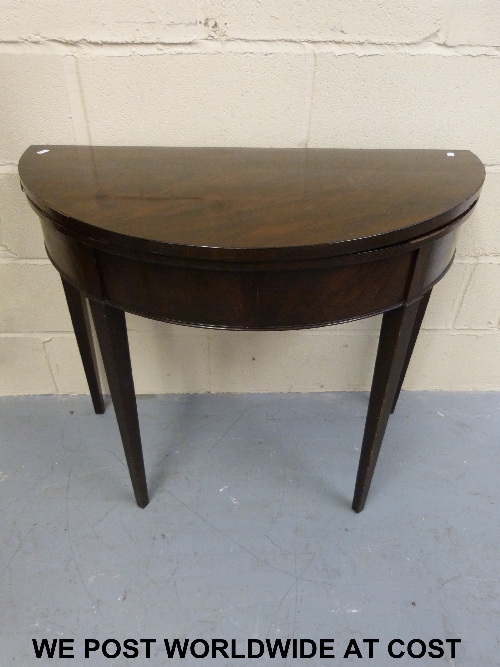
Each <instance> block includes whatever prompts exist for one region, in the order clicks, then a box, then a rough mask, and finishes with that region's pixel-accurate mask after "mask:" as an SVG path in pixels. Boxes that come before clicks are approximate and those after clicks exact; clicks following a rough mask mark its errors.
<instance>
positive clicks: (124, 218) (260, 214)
mask: <svg viewBox="0 0 500 667" xmlns="http://www.w3.org/2000/svg"><path fill="white" fill-rule="evenodd" d="M19 174H20V178H21V182H22V185H23V187H24V189H25V191H26V194H27V196H28V197H29V199H30V200H31V202H32V203H33V204H34V205H35V206H36V207H37V208H38V209H41V211H43V213H44V214H45V215H47V216H49V217H50V218H52V219H53V220H55V221H56V222H58V223H60V224H61V225H62V226H63V228H66V229H67V230H68V232H70V233H76V234H78V235H83V236H88V237H91V238H92V239H94V240H96V241H99V242H102V243H105V244H113V245H117V246H125V247H128V248H135V249H140V250H145V251H150V252H154V253H161V254H166V255H172V256H177V257H186V258H193V259H203V260H210V259H215V260H219V261H220V260H228V261H245V260H252V261H255V260H262V261H265V260H268V259H274V260H277V259H305V258H308V257H326V256H338V255H344V254H349V253H355V252H362V251H367V250H374V249H378V248H382V247H386V246H390V245H393V244H397V243H401V242H403V241H408V240H411V239H413V238H417V237H419V236H422V235H423V234H427V233H429V232H432V231H433V230H435V229H438V228H440V227H442V226H444V225H447V224H448V223H450V222H451V221H452V220H454V219H455V218H457V217H458V216H459V215H461V214H462V213H464V212H465V211H467V210H468V209H470V208H471V206H473V205H474V203H475V201H476V200H477V198H478V196H479V191H480V189H481V186H482V183H483V180H484V167H483V165H482V163H481V162H480V160H479V159H478V158H477V157H476V156H475V155H474V154H473V153H471V152H469V151H446V150H350V149H328V148H325V149H322V148H313V149H298V148H297V149H293V148H292V149H265V148H162V147H128V146H109V147H108V146H97V147H92V146H31V147H30V148H28V149H27V151H26V152H25V153H24V154H23V156H22V158H21V160H20V163H19Z"/></svg>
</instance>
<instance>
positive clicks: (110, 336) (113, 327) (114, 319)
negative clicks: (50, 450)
mask: <svg viewBox="0 0 500 667" xmlns="http://www.w3.org/2000/svg"><path fill="white" fill-rule="evenodd" d="M90 308H91V311H92V316H93V319H94V326H95V330H96V333H97V338H98V340H99V345H100V348H101V354H102V360H103V362H104V368H105V370H106V377H107V378H108V384H109V390H110V392H111V399H112V401H113V405H114V408H115V413H116V419H117V421H118V428H119V429H120V434H121V437H122V442H123V449H124V451H125V457H126V459H127V464H128V469H129V473H130V479H131V481H132V487H133V489H134V493H135V498H136V501H137V504H138V505H139V507H146V505H147V504H148V503H149V498H148V487H147V482H146V472H145V470H144V459H143V456H142V445H141V434H140V431H139V418H138V416H137V403H136V400H135V389H134V379H133V377H132V365H131V363H130V352H129V346H128V338H127V325H126V323H125V313H124V312H123V311H122V310H118V309H117V308H113V307H112V306H108V305H104V304H101V303H98V302H97V301H92V300H91V301H90Z"/></svg>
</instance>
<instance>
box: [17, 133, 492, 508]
mask: <svg viewBox="0 0 500 667" xmlns="http://www.w3.org/2000/svg"><path fill="white" fill-rule="evenodd" d="M19 174H20V178H21V186H22V188H23V189H24V191H25V193H26V195H27V197H28V200H29V203H30V204H31V206H32V208H33V209H34V211H35V212H36V213H37V215H38V216H39V217H40V220H41V223H42V227H43V233H44V237H45V245H46V249H47V253H48V256H49V258H50V260H51V261H52V263H53V264H54V266H55V267H56V269H57V270H58V271H59V273H60V274H61V278H62V282H63V286H64V290H65V293H66V299H67V302H68V307H69V311H70V314H71V318H72V322H73V326H74V330H75V334H76V339H77V342H78V346H79V350H80V354H81V358H82V362H83V366H84V369H85V373H86V377H87V381H88V384H89V389H90V394H91V397H92V401H93V404H94V408H95V411H96V412H97V413H103V412H104V403H103V398H102V393H101V388H100V383H99V376H98V369H97V364H96V356H95V350H94V344H93V340H92V332H91V325H90V319H89V313H88V308H87V300H88V303H89V304H90V311H91V314H92V318H93V321H94V327H95V331H96V334H97V339H98V343H99V346H100V350H101V353H102V358H103V362H104V368H105V371H106V376H107V379H108V384H109V389H110V393H111V398H112V401H113V404H114V407H115V412H116V417H117V421H118V427H119V430H120V434H121V438H122V442H123V447H124V450H125V455H126V459H127V463H128V468H129V472H130V477H131V480H132V486H133V489H134V493H135V497H136V500H137V503H138V505H139V506H140V507H145V506H146V505H147V504H148V502H149V499H148V490H147V483H146V475H145V470H144V462H143V455H142V445H141V439H140V432H139V421H138V416H137V406H136V398H135V390H134V382H133V377H132V367H131V362H130V354H129V347H128V339H127V330H126V324H125V314H124V312H125V311H126V312H130V313H136V314H138V315H142V316H143V317H148V318H153V319H156V320H161V321H164V322H173V323H177V324H184V325H188V326H199V327H212V328H220V329H244V330H279V329H302V328H308V327H320V326H325V325H330V324H335V323H339V322H346V321H349V320H354V319H359V318H364V317H370V316H372V315H376V314H378V313H383V320H382V327H381V331H380V340H379V345H378V352H377V358H376V362H375V370H374V374H373V383H372V389H371V394H370V400H369V405H368V414H367V418H366V425H365V431H364V437H363V444H362V448H361V456H360V461H359V467H358V474H357V479H356V486H355V491H354V500H353V509H354V510H355V511H356V512H360V511H361V510H362V509H363V507H364V505H365V501H366V497H367V494H368V490H369V487H370V483H371V479H372V476H373V472H374V469H375V464H376V461H377V457H378V454H379V451H380V446H381V444H382V439H383V436H384V432H385V429H386V426H387V422H388V419H389V415H390V413H391V412H393V411H394V408H395V406H396V401H397V399H398V395H399V392H400V390H401V385H402V383H403V379H404V376H405V373H406V369H407V367H408V364H409V361H410V357H411V354H412V351H413V347H414V345H415V341H416V339H417V335H418V332H419V329H420V325H421V322H422V319H423V316H424V313H425V309H426V305H427V302H428V300H429V296H430V294H431V290H432V287H433V285H435V284H436V283H437V282H438V281H439V280H440V279H441V278H442V277H443V276H444V274H445V273H446V272H447V270H448V269H449V268H450V265H451V263H452V261H453V256H454V252H455V239H456V233H457V230H458V228H459V226H460V225H461V224H462V223H463V222H464V220H466V218H467V217H468V216H469V215H470V213H471V211H472V210H473V208H474V206H475V205H476V202H477V199H478V197H479V192H480V189H481V186H482V184H483V180H484V167H483V165H482V163H481V162H480V160H479V159H478V158H477V157H476V156H475V155H473V154H472V153H470V152H469V151H453V152H450V151H444V150H347V149H253V148H161V147H126V146H119V147H106V146H98V147H91V146H31V147H30V148H28V149H27V151H26V152H25V153H24V154H23V156H22V158H21V160H20V163H19Z"/></svg>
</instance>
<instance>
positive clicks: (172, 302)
mask: <svg viewBox="0 0 500 667" xmlns="http://www.w3.org/2000/svg"><path fill="white" fill-rule="evenodd" d="M40 217H41V222H42V227H43V231H44V237H45V244H46V248H47V253H48V255H49V258H50V259H51V261H52V263H53V264H54V266H55V267H56V268H57V270H58V271H59V272H60V273H61V274H62V275H63V276H64V277H65V278H66V280H68V281H69V282H70V283H72V284H73V285H74V286H75V287H77V288H78V289H79V290H80V291H82V292H84V293H85V294H86V295H87V296H88V297H90V298H92V299H94V300H97V301H100V302H103V303H108V304H110V305H112V306H115V307H117V308H120V309H122V310H125V311H128V312H132V313H136V314H138V315H142V316H144V317H148V318H152V319H156V320H161V321H166V322H174V323H178V324H185V325H188V326H200V327H213V328H224V329H247V330H272V329H301V328H310V327H315V326H324V325H327V324H334V323H338V322H345V321H349V320H354V319H360V318H363V317H369V316H371V315H375V314H377V313H381V312H385V311H387V310H391V309H393V308H396V307H398V306H399V305H401V304H404V303H409V302H410V301H413V300H414V299H416V298H419V297H420V296H421V295H422V294H424V293H425V292H426V291H427V290H428V289H430V287H432V285H433V284H434V283H436V282H437V281H438V280H439V279H440V278H441V277H442V276H443V275H444V273H445V272H446V271H447V270H448V268H449V266H450V265H451V262H452V260H453V256H454V251H455V243H456V232H457V229H458V226H459V224H461V223H462V222H463V220H464V219H465V217H461V219H460V220H459V221H456V222H455V223H454V224H450V225H448V226H447V227H446V228H445V229H441V230H438V231H437V232H434V233H433V234H430V235H429V236H427V237H422V238H421V239H414V240H413V241H409V242H407V243H404V244H399V245H397V246H393V247H389V248H382V249H380V250H375V251H371V252H365V253H359V254H356V255H351V256H348V257H347V258H345V257H342V256H340V257H332V258H326V259H325V258H322V259H321V260H316V261H314V260H310V261H308V262H307V263H304V262H302V263H299V264H297V263H294V262H283V263H280V264H279V265H277V264H276V263H274V264H273V263H269V264H268V263H265V262H264V263H262V264H261V265H257V266H255V265H254V266H253V269H252V270H249V269H248V267H245V265H243V264H241V263H237V262H235V263H234V264H227V263H226V264H224V265H218V264H217V263H214V265H213V266H212V265H211V264H210V263H207V262H205V263H200V262H198V263H197V262H191V263H190V262H183V263H181V264H179V263H178V262H177V263H176V262H175V261H174V262H172V263H169V262H168V261H165V260H162V261H158V258H157V257H154V256H153V255H152V256H151V257H149V258H145V257H144V256H138V257H134V256H125V255H123V254H117V253H115V252H110V251H108V250H105V249H101V248H96V247H94V246H93V245H92V244H91V243H89V244H86V243H84V242H82V241H80V240H77V239H75V238H74V237H71V236H69V235H67V234H65V233H64V232H63V231H61V227H60V226H59V225H57V224H56V223H54V222H53V221H51V220H50V218H47V217H45V216H43V217H42V216H40ZM424 254H425V261H422V259H423V255H424ZM419 257H420V261H417V260H418V258H419ZM287 267H289V268H287ZM417 269H418V273H419V275H416V273H417Z"/></svg>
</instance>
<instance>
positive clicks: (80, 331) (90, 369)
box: [61, 276, 105, 415]
mask: <svg viewBox="0 0 500 667" xmlns="http://www.w3.org/2000/svg"><path fill="white" fill-rule="evenodd" d="M61 280H62V284H63V287H64V293H65V295H66V302H67V304H68V309H69V314H70V316H71V321H72V323H73V329H74V331H75V336H76V342H77V343H78V349H79V350H80V356H81V358H82V364H83V369H84V371H85V375H86V377H87V383H88V385H89V390H90V396H91V398H92V403H93V404H94V410H95V411H96V413H97V414H98V415H102V414H103V413H104V410H105V407H104V400H103V397H102V391H101V383H100V381H99V371H98V368H97V358H96V353H95V348H94V341H93V338H92V328H91V326H90V317H89V311H88V308H87V299H86V297H85V296H84V295H83V294H82V293H81V292H80V291H79V290H77V289H76V288H75V287H73V285H71V284H70V283H69V282H68V281H67V280H65V279H64V278H63V277H62V276H61Z"/></svg>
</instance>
